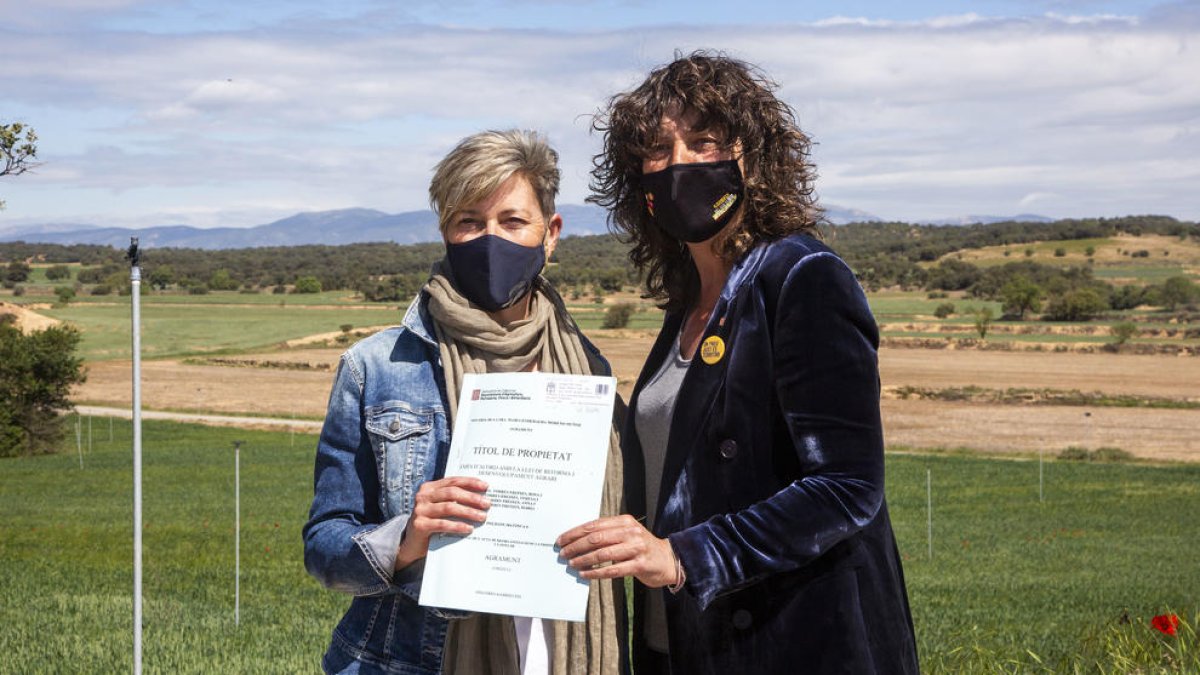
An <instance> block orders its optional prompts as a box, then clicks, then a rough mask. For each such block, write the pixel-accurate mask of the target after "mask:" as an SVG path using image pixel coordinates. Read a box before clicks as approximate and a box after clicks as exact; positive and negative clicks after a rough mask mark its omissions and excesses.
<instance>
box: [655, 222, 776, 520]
mask: <svg viewBox="0 0 1200 675" xmlns="http://www.w3.org/2000/svg"><path fill="white" fill-rule="evenodd" d="M765 250H766V246H763V245H760V246H758V247H756V248H755V249H753V250H752V251H750V252H749V253H748V254H747V255H746V256H745V257H744V258H742V260H741V261H740V262H739V263H738V264H737V265H735V266H734V268H733V269H732V270H731V271H730V273H729V278H728V279H727V280H726V281H725V288H724V289H722V291H721V297H720V299H719V300H717V304H716V306H715V307H714V308H713V313H712V316H711V317H709V319H708V325H707V326H705V327H704V336H703V337H702V338H701V340H700V348H699V349H697V350H696V354H694V355H693V357H692V363H691V365H690V366H688V371H687V374H686V375H684V377H683V383H682V384H681V385H680V388H679V396H678V398H677V399H676V400H675V412H674V415H673V416H672V418H671V432H670V435H669V436H668V438H667V456H666V458H665V459H664V461H663V474H662V482H661V483H660V485H659V490H658V504H654V505H647V506H648V507H650V508H653V509H654V516H655V517H654V523H655V529H656V530H657V529H658V526H659V524H661V523H662V522H663V521H662V512H663V509H664V508H665V506H666V504H667V500H669V499H670V498H671V495H673V494H674V493H675V486H676V484H677V483H678V482H679V480H680V479H681V474H682V472H683V467H684V465H685V464H686V463H687V458H688V456H689V455H690V454H691V453H693V452H704V451H706V450H712V449H709V448H704V447H702V445H703V443H704V440H705V439H704V438H703V437H702V434H703V432H704V431H706V430H707V429H708V424H707V422H708V420H709V418H710V417H711V413H712V407H713V404H714V402H715V401H716V398H717V394H718V393H719V392H720V391H721V389H722V388H723V387H724V384H725V375H726V373H727V372H728V370H729V354H731V353H732V351H733V350H732V346H733V344H732V342H733V339H734V338H735V331H734V330H733V328H734V324H735V323H736V322H737V318H738V316H739V310H738V307H739V304H740V300H741V295H740V293H739V291H740V290H741V287H742V286H743V285H745V284H746V282H748V281H749V280H750V279H752V278H754V275H755V272H757V270H758V265H759V262H760V261H761V260H762V256H763V253H764V252H765ZM682 321H683V315H682V313H680V316H679V317H678V318H677V319H676V320H675V322H674V330H675V331H676V332H678V330H679V325H680V324H681V323H682ZM666 329H667V325H666V324H665V323H664V326H663V331H664V333H666ZM667 335H670V336H671V338H672V339H673V338H674V334H673V333H667ZM714 338H715V340H714ZM717 340H719V345H720V347H721V349H720V352H721V355H720V356H719V357H716V355H715V354H710V355H709V358H708V360H707V361H706V360H705V358H704V353H705V349H704V347H705V343H706V342H708V341H714V342H716V341H717ZM658 342H659V343H658V344H657V345H655V350H654V351H655V352H658V354H657V355H658V358H657V359H656V360H655V363H656V364H661V363H662V359H663V358H664V357H665V354H666V351H665V350H661V351H660V350H659V347H661V346H662V342H663V339H662V334H660V335H659V341H658ZM670 344H672V343H668V345H670ZM652 353H653V352H652ZM709 361H711V363H709ZM647 365H648V366H649V364H647ZM657 369H658V366H657V365H655V367H654V370H650V371H649V372H650V373H651V374H653V373H654V372H656V371H657ZM642 375H643V377H645V376H646V373H645V371H643V373H642ZM638 384H639V387H640V386H641V385H642V384H643V383H642V382H640V381H639V383H638ZM655 534H658V533H657V532H656V533H655Z"/></svg>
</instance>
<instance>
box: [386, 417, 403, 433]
mask: <svg viewBox="0 0 1200 675" xmlns="http://www.w3.org/2000/svg"><path fill="white" fill-rule="evenodd" d="M388 431H390V432H392V433H393V434H394V433H396V432H397V431H400V420H392V423H391V424H389V425H388Z"/></svg>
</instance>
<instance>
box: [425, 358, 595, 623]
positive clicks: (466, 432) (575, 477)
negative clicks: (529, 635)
mask: <svg viewBox="0 0 1200 675" xmlns="http://www.w3.org/2000/svg"><path fill="white" fill-rule="evenodd" d="M615 384H616V383H615V381H614V379H613V378H611V377H597V376H588V375H560V374H553V373H491V374H486V375H474V374H468V375H466V376H464V377H463V384H462V397H461V400H460V401H459V404H458V418H457V419H456V420H455V424H454V432H453V436H452V439H451V444H450V457H449V459H448V461H447V465H446V475H447V476H472V477H477V478H480V479H482V480H484V481H486V482H487V484H488V486H489V488H488V491H487V497H488V499H489V500H490V501H491V504H492V506H491V508H490V509H489V510H488V517H487V521H486V522H484V523H483V524H482V525H479V526H478V527H476V528H475V529H474V531H473V532H471V533H470V534H467V535H457V534H436V535H434V537H433V538H432V539H431V540H430V545H429V554H428V556H427V558H426V561H425V576H424V580H423V582H422V585H421V600H420V602H421V604H422V605H430V606H436V607H447V608H452V609H463V610H472V611H480V612H490V613H495V614H511V615H514V616H530V617H539V618H545V619H563V620H567V621H583V620H584V613H585V610H586V607H587V595H588V582H587V581H586V580H583V579H580V578H579V576H578V573H577V572H576V571H575V570H573V569H571V568H570V567H568V566H567V565H566V563H565V562H564V561H562V560H559V558H558V552H557V551H556V550H555V547H554V540H555V538H556V537H557V536H558V535H559V534H560V533H562V532H564V531H565V530H567V529H568V528H571V527H573V526H576V525H579V524H580V523H582V522H585V521H588V520H592V519H595V518H596V517H598V516H599V513H600V496H601V491H602V488H603V485H604V470H605V461H606V459H607V457H608V442H609V430H610V426H611V424H612V410H613V402H614V397H615Z"/></svg>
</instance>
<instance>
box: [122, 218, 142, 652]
mask: <svg viewBox="0 0 1200 675" xmlns="http://www.w3.org/2000/svg"><path fill="white" fill-rule="evenodd" d="M125 257H126V258H128V259H129V281H130V295H131V298H132V303H131V305H132V307H133V316H132V321H133V326H132V331H131V332H132V333H133V673H134V675H141V672H142V311H141V293H142V270H141V267H139V263H140V262H141V257H142V254H141V252H140V251H138V239H137V237H130V239H129V250H128V251H126V253H125Z"/></svg>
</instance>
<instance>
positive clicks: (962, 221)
mask: <svg viewBox="0 0 1200 675" xmlns="http://www.w3.org/2000/svg"><path fill="white" fill-rule="evenodd" d="M917 222H918V223H919V224H921V225H974V224H976V223H979V224H982V225H990V224H992V223H1005V222H1016V223H1053V222H1054V219H1053V218H1047V217H1046V216H1039V215H1037V214H1033V213H1022V214H1019V215H1015V216H957V217H954V218H940V219H938V220H920V221H917Z"/></svg>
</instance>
